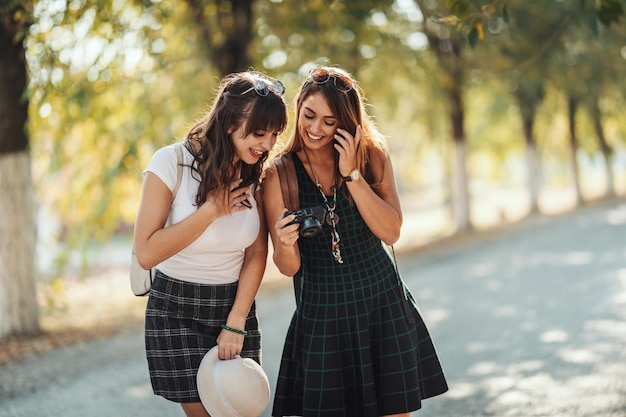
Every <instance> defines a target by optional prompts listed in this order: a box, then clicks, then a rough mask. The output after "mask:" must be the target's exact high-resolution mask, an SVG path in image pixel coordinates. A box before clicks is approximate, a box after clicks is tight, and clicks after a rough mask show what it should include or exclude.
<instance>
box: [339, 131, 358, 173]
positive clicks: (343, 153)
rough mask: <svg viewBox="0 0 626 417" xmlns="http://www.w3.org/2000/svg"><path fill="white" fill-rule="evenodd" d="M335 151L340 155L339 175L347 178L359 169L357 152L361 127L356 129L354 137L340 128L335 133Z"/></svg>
mask: <svg viewBox="0 0 626 417" xmlns="http://www.w3.org/2000/svg"><path fill="white" fill-rule="evenodd" d="M335 140H336V142H337V143H335V145H334V146H335V149H336V150H337V152H338V153H339V173H341V175H342V176H344V177H347V176H348V175H350V172H351V171H352V170H353V169H355V168H357V164H356V151H357V149H358V147H359V142H360V141H361V126H357V127H356V133H355V134H354V136H352V134H350V132H348V131H347V130H345V129H342V128H338V129H337V132H335Z"/></svg>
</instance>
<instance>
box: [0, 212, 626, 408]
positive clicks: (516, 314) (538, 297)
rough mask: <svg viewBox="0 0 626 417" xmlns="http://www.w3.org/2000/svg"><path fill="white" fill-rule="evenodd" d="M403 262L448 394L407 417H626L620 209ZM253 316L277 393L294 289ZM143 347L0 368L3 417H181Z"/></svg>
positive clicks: (122, 346) (624, 237)
mask: <svg viewBox="0 0 626 417" xmlns="http://www.w3.org/2000/svg"><path fill="white" fill-rule="evenodd" d="M399 262H400V270H401V272H402V274H403V276H404V279H405V281H406V282H407V284H408V285H409V287H410V288H411V289H412V291H413V293H414V295H415V297H416V298H417V300H418V302H419V303H420V306H421V309H422V314H423V315H424V317H425V319H426V322H427V324H428V325H429V327H430V330H431V333H432V334H433V337H434V340H435V342H436V344H437V347H438V349H439V351H440V355H441V360H442V362H443V365H444V368H445V370H446V373H447V376H448V379H449V383H450V386H451V390H450V392H449V393H447V394H445V395H443V396H441V397H437V398H434V399H430V400H427V401H425V402H424V407H423V409H422V410H421V411H420V412H417V413H415V414H414V415H415V416H419V417H435V416H437V417H448V416H449V417H452V416H454V417H459V416H465V417H470V416H496V417H508V416H523V417H534V416H550V417H561V416H562V417H582V416H589V417H591V416H593V417H618V416H620V417H623V416H626V203H624V202H622V203H620V202H616V203H610V204H604V205H599V206H595V207H589V208H585V209H582V210H579V211H577V212H575V213H571V214H567V215H564V216H560V217H556V218H546V217H540V218H536V219H532V220H529V221H526V222H524V223H523V224H521V225H516V226H512V227H511V228H510V230H508V231H507V232H506V233H498V234H495V235H492V236H490V237H486V238H483V239H480V240H476V239H473V240H472V239H470V241H465V242H461V243H459V242H456V243H451V244H450V245H446V246H444V247H443V248H440V249H438V250H427V251H422V252H419V253H414V254H411V255H408V254H405V255H403V256H401V257H400V259H399ZM258 308H259V315H260V317H261V324H262V329H263V335H264V350H263V360H264V367H265V368H266V371H267V373H268V376H269V378H270V381H271V382H272V383H273V382H274V381H275V379H276V373H277V367H278V359H279V357H280V353H281V349H282V341H283V337H284V334H285V331H286V328H287V324H288V321H289V319H290V315H291V311H292V309H293V301H292V295H291V292H290V289H285V290H283V291H276V292H273V293H265V292H264V293H263V294H261V295H260V296H259V298H258ZM142 349H143V341H142V331H141V329H140V328H132V329H129V330H128V332H126V333H124V334H123V335H121V336H120V337H116V338H112V339H110V340H107V341H106V342H97V343H88V344H83V345H79V346H74V347H71V348H67V349H62V350H58V351H55V352H51V353H48V354H45V355H41V356H37V357H31V358H27V359H25V360H23V361H20V362H17V363H12V364H8V365H6V366H4V367H1V368H0V417H22V416H24V417H32V416H39V417H61V416H63V417H78V416H80V417H105V416H106V417H112V416H126V417H132V416H151V417H166V416H167V417H176V416H181V417H182V412H181V411H180V409H179V407H178V406H177V405H174V404H171V403H169V402H167V401H165V400H163V399H161V398H158V397H154V396H153V395H152V394H151V391H150V387H149V382H148V377H147V371H146V362H145V359H144V357H143V350H142ZM268 415H269V414H268V412H267V411H266V413H265V414H264V416H268Z"/></svg>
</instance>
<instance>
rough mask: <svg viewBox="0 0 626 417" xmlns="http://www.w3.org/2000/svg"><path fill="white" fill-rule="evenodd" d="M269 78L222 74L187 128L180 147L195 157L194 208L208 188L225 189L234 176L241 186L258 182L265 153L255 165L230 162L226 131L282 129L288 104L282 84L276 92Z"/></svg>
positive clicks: (254, 74) (230, 145)
mask: <svg viewBox="0 0 626 417" xmlns="http://www.w3.org/2000/svg"><path fill="white" fill-rule="evenodd" d="M259 82H260V83H263V84H261V86H265V87H267V94H266V95H262V93H265V91H262V92H259V91H257V88H258V86H259V84H258V83H259ZM274 83H275V81H274V80H272V79H270V78H268V77H266V76H265V75H263V74H261V73H259V72H252V71H248V72H241V73H234V74H230V75H227V76H226V77H224V78H223V79H222V81H221V83H220V88H219V91H218V94H217V96H216V97H215V99H214V102H213V104H212V105H211V107H210V109H209V111H208V112H207V113H206V114H205V116H204V117H202V118H201V119H200V120H198V121H196V122H195V123H194V124H193V126H192V127H191V129H189V132H188V133H187V135H186V141H185V146H186V147H187V149H188V150H189V151H190V152H191V153H192V154H193V156H194V159H195V163H194V165H193V166H192V170H193V174H194V178H196V179H197V180H198V181H199V182H200V185H199V187H198V194H197V195H196V205H197V206H198V207H200V205H202V204H203V203H204V202H205V201H206V198H207V195H208V194H209V192H210V191H211V190H214V189H220V190H224V193H227V192H229V191H230V190H228V185H229V184H230V183H231V182H232V181H234V180H235V179H237V178H238V177H239V178H241V179H242V180H243V181H242V183H241V186H250V185H252V184H259V181H260V177H261V172H262V169H263V164H264V163H265V161H266V159H267V156H268V152H265V153H264V154H263V156H262V157H261V158H259V160H258V161H257V162H256V163H255V164H254V165H248V164H246V163H244V162H243V161H239V162H238V163H237V164H233V162H232V161H233V157H234V156H235V147H234V144H233V141H232V140H231V137H230V134H229V133H228V132H229V131H231V132H232V131H235V130H237V129H238V128H239V127H240V126H241V125H242V124H243V123H245V132H244V135H245V136H247V135H248V134H250V133H252V132H255V131H259V130H265V131H277V132H282V131H283V130H284V129H285V127H286V125H287V104H286V103H285V100H284V98H283V96H282V94H283V93H284V89H283V90H282V91H278V89H277V88H276V87H275V86H274ZM281 86H282V84H281ZM193 140H197V141H198V143H199V144H200V148H199V150H198V151H194V148H193V147H192V145H191V141H193Z"/></svg>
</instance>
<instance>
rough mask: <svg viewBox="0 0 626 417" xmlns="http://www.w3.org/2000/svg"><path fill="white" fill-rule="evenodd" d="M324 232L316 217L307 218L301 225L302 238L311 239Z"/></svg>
mask: <svg viewBox="0 0 626 417" xmlns="http://www.w3.org/2000/svg"><path fill="white" fill-rule="evenodd" d="M321 231H322V225H321V224H320V222H319V220H317V219H316V218H314V217H307V218H305V219H304V220H303V221H302V223H301V224H300V236H302V237H311V236H314V235H316V234H318V233H319V232H321Z"/></svg>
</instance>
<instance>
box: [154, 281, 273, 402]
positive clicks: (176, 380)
mask: <svg viewBox="0 0 626 417" xmlns="http://www.w3.org/2000/svg"><path fill="white" fill-rule="evenodd" d="M236 294H237V283H236V282H235V283H232V284H224V285H202V284H194V283H189V282H184V281H180V280H177V279H174V278H171V277H169V276H167V275H165V274H163V273H162V272H161V271H157V274H156V277H155V280H154V283H153V284H152V289H151V290H150V296H149V298H148V304H147V306H146V323H145V341H146V356H147V359H148V368H149V371H150V381H151V383H152V389H153V391H154V393H155V394H156V395H160V396H162V397H164V398H166V399H168V400H170V401H174V402H178V403H188V402H200V396H199V395H198V389H197V386H196V375H197V373H198V368H199V366H200V362H201V361H202V358H203V357H204V355H205V354H206V353H207V352H208V351H209V350H210V349H211V348H212V347H213V346H216V345H217V337H218V336H219V334H220V332H221V331H222V328H221V327H220V326H221V325H222V324H224V323H226V318H227V317H228V313H229V312H230V310H231V308H232V306H233V303H234V301H235V295H236ZM245 330H246V331H247V332H248V335H247V336H246V338H245V341H244V344H243V350H242V352H241V356H242V357H244V358H252V359H254V360H255V361H256V362H258V363H259V364H260V363H261V332H260V330H259V323H258V320H257V316H256V306H255V304H254V303H253V304H252V308H251V309H250V312H249V313H248V318H247V320H246V328H245Z"/></svg>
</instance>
